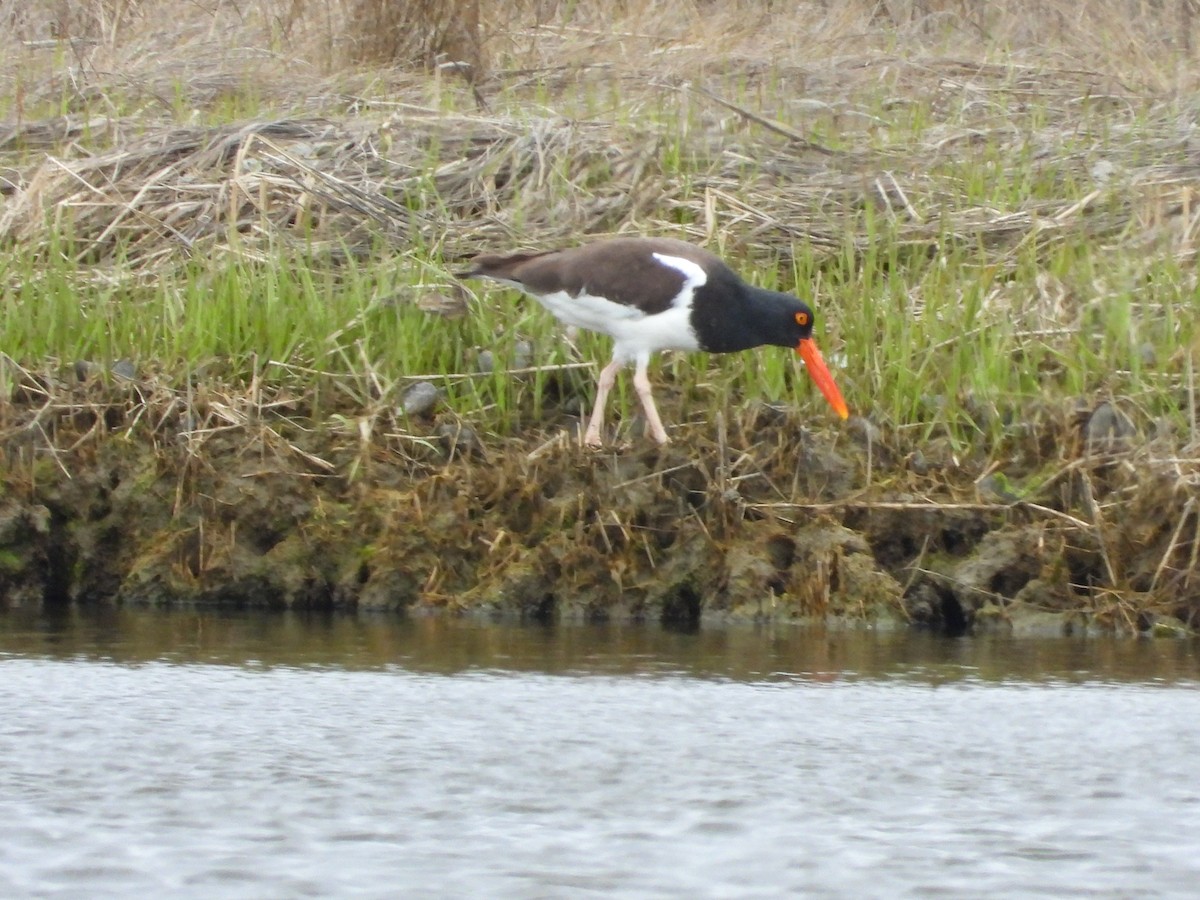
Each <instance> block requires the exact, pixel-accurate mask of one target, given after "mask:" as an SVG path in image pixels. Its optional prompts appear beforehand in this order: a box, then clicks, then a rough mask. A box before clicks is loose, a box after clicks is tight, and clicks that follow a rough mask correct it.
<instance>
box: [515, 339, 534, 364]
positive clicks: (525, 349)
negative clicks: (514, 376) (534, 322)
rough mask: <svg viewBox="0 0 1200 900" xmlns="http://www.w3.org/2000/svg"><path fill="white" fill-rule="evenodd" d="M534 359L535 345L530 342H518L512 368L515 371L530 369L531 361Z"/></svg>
mask: <svg viewBox="0 0 1200 900" xmlns="http://www.w3.org/2000/svg"><path fill="white" fill-rule="evenodd" d="M532 359H533V344H531V343H530V342H529V341H517V343H516V344H515V345H513V359H512V367H513V368H514V369H527V368H529V363H530V360H532Z"/></svg>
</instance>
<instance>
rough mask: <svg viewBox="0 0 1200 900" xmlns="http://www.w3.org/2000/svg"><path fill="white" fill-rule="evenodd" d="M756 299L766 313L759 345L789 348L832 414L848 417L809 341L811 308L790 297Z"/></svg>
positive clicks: (818, 355)
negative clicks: (796, 356)
mask: <svg viewBox="0 0 1200 900" xmlns="http://www.w3.org/2000/svg"><path fill="white" fill-rule="evenodd" d="M764 294H765V292H764ZM760 298H761V302H762V308H763V309H764V312H765V310H770V312H769V313H767V314H765V315H764V316H763V322H764V327H767V328H769V329H770V332H769V336H767V337H766V338H765V340H764V341H763V343H765V344H777V345H779V346H781V347H792V348H793V349H794V350H795V351H796V352H797V353H798V354H800V357H801V359H803V360H804V366H805V368H807V369H808V374H809V375H810V376H811V377H812V380H813V383H814V384H816V386H817V388H818V389H819V390H820V391H821V393H822V394H824V396H825V399H826V400H828V401H829V405H830V406H832V407H833V409H834V411H835V412H836V413H837V414H838V415H839V416H841V417H842V418H843V419H845V418H846V417H847V416H849V415H850V412H849V410H847V408H846V401H845V400H843V399H842V392H841V391H839V390H838V386H837V384H836V383H835V382H834V380H833V375H832V374H830V372H829V367H828V366H826V365H825V360H824V358H823V357H822V356H821V352H820V351H819V350H817V344H816V341H814V340H813V336H812V331H813V311H812V309H811V308H810V307H809V305H808V304H807V303H805V302H804V301H803V300H799V299H797V298H796V297H793V296H791V295H790V294H779V293H771V294H768V295H766V296H763V295H762V294H760ZM766 323H769V324H766Z"/></svg>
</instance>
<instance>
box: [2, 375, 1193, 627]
mask: <svg viewBox="0 0 1200 900" xmlns="http://www.w3.org/2000/svg"><path fill="white" fill-rule="evenodd" d="M207 396H208V397H209V400H208V401H205V400H203V399H200V400H196V401H195V402H196V405H195V406H189V405H188V404H187V403H184V402H182V401H181V399H180V397H179V396H178V395H176V394H175V393H174V392H171V391H168V390H166V389H163V388H157V387H155V386H153V385H150V384H147V383H137V382H130V383H126V384H110V383H106V382H104V381H103V380H95V381H92V382H84V383H80V384H76V385H72V384H70V383H69V381H64V382H63V383H62V384H60V385H57V386H55V385H52V384H50V383H49V382H48V381H42V382H39V383H36V384H30V385H27V387H26V389H24V390H20V391H17V392H15V400H14V402H13V403H12V404H10V405H8V406H7V407H6V408H5V409H4V413H3V431H2V435H3V443H2V449H3V453H4V459H5V468H6V477H5V481H4V494H3V498H2V500H0V598H2V600H3V602H4V603H6V604H8V605H18V604H35V603H46V604H67V603H79V604H95V603H130V604H194V605H213V606H264V607H297V608H299V607H308V608H315V607H355V606H357V607H376V608H388V609H396V610H405V611H408V612H410V613H414V614H419V613H424V612H429V611H449V612H455V613H459V612H468V611H469V612H496V613H506V614H515V615H519V616H522V617H525V618H529V619H533V620H546V621H548V620H555V619H563V618H584V619H606V618H620V619H630V620H639V619H644V620H663V621H673V622H678V623H682V624H689V623H698V622H701V621H704V620H726V619H750V620H777V621H787V620H807V621H812V620H823V621H831V620H847V619H849V620H856V621H870V622H878V623H889V624H902V625H903V624H913V625H923V626H929V627H933V628H937V629H941V630H944V631H947V632H950V633H961V632H966V631H970V630H976V631H978V630H981V629H988V628H1013V629H1018V630H1020V629H1046V628H1049V629H1055V630H1056V629H1068V630H1069V629H1095V628H1100V629H1108V628H1112V629H1117V630H1125V631H1156V632H1159V633H1180V632H1182V630H1183V629H1185V628H1190V627H1191V626H1193V625H1194V624H1196V622H1197V621H1198V620H1200V590H1198V585H1200V582H1198V581H1197V579H1196V577H1195V572H1196V564H1197V562H1196V555H1197V554H1196V552H1195V548H1196V545H1197V542H1198V541H1200V531H1198V530H1197V523H1196V510H1195V508H1194V502H1193V501H1192V500H1190V499H1189V496H1190V495H1189V493H1188V491H1187V490H1186V487H1187V485H1186V483H1185V482H1184V481H1183V480H1182V479H1181V477H1180V475H1179V473H1178V472H1177V470H1176V468H1177V467H1176V466H1175V465H1174V463H1172V461H1171V458H1170V457H1169V455H1166V454H1156V449H1155V448H1156V441H1155V440H1153V439H1151V437H1149V436H1144V435H1142V434H1141V433H1140V432H1139V431H1138V429H1137V423H1136V422H1133V421H1132V420H1128V424H1129V428H1128V429H1126V430H1125V431H1123V432H1122V433H1121V434H1119V435H1117V434H1115V433H1113V432H1112V430H1111V429H1109V430H1108V431H1104V432H1103V433H1101V431H1100V430H1099V426H1098V425H1097V424H1096V423H1097V417H1105V416H1108V417H1111V416H1113V415H1114V408H1113V407H1111V406H1109V405H1108V404H1100V405H1096V406H1093V407H1092V408H1090V409H1086V410H1081V409H1074V410H1064V411H1054V410H1044V411H1042V412H1041V413H1040V414H1039V415H1038V416H1036V417H1034V418H1031V419H1029V420H1028V421H1025V422H1024V423H1022V425H1021V426H1020V430H1021V432H1022V436H1021V437H1020V440H1019V442H1017V443H1014V444H1013V445H1012V447H1010V448H1009V449H1010V451H1013V452H1012V453H1011V454H1010V456H1009V459H1011V460H1013V461H1012V462H1009V463H1005V464H999V463H997V462H996V461H995V460H996V459H997V458H999V457H996V456H994V455H993V454H991V453H988V454H984V453H980V454H979V455H978V457H977V458H971V457H969V456H964V455H962V454H960V453H957V452H955V451H954V450H953V449H952V448H951V447H950V446H949V445H948V444H943V443H941V442H939V441H938V440H937V439H936V438H935V439H933V440H930V441H926V442H924V443H923V444H922V445H921V446H920V447H916V446H906V445H905V444H904V443H903V442H902V441H901V440H900V439H898V438H896V437H895V436H892V435H889V434H886V433H884V432H881V431H879V430H878V429H876V428H874V427H873V426H869V425H867V424H866V423H865V422H863V421H862V420H857V421H856V420H851V423H850V424H849V426H848V427H845V428H840V427H834V426H832V425H829V424H828V423H827V422H807V423H806V422H805V421H803V420H802V419H801V417H800V415H799V413H798V412H797V411H796V410H791V409H779V408H775V407H771V408H767V407H756V406H753V405H751V406H746V407H744V408H741V409H735V410H732V411H731V412H730V413H729V420H728V422H727V423H725V427H724V428H722V427H720V423H693V424H690V425H687V426H685V427H683V428H682V429H680V431H679V433H678V435H677V439H676V441H675V442H674V443H673V444H671V445H670V446H668V447H666V448H659V447H657V446H654V445H652V444H650V443H649V442H648V441H644V440H642V439H638V440H632V441H630V442H629V444H628V445H627V446H624V447H619V448H615V449H613V450H610V451H605V452H600V453H595V452H590V451H585V450H582V449H580V448H578V447H577V446H575V445H574V444H573V443H572V442H571V440H570V439H569V432H568V429H569V428H571V427H573V420H572V419H571V418H570V417H568V416H565V415H563V416H560V417H558V418H557V419H556V418H555V417H554V415H553V413H551V414H550V415H549V420H548V422H547V428H546V430H544V431H539V432H537V433H535V434H529V435H524V436H521V437H499V436H494V435H482V436H479V435H476V434H475V433H474V431H473V430H472V429H471V427H470V424H469V423H468V422H464V421H462V420H459V419H457V418H455V417H453V416H452V415H450V414H448V413H445V412H444V411H443V413H442V414H441V415H440V416H435V417H433V418H429V419H425V420H422V421H421V422H416V423H414V434H419V435H420V436H421V439H420V440H414V439H413V435H403V436H398V435H394V434H391V435H389V434H386V433H371V431H370V428H369V425H364V424H362V423H363V422H365V421H366V420H365V419H363V418H362V417H361V416H360V417H359V418H357V419H356V418H355V417H354V411H352V410H344V411H339V412H338V413H336V414H334V415H331V414H330V413H329V411H328V410H321V411H316V410H312V409H305V408H303V406H302V404H299V403H292V404H290V405H289V404H287V403H283V402H277V403H274V404H263V403H262V402H261V398H259V400H258V404H257V405H255V404H252V403H251V402H250V401H249V400H246V401H245V402H244V403H243V404H242V405H241V406H240V407H239V405H238V403H237V402H236V398H235V397H233V396H232V395H222V402H221V403H217V402H216V400H215V399H213V398H214V397H215V396H216V394H215V393H212V392H209V393H208V394H207ZM1117 412H1119V410H1117ZM1105 421H1107V420H1105ZM1122 421H1127V418H1126V417H1124V415H1123V414H1122ZM346 422H351V423H354V424H355V427H344V426H345V423H346ZM335 423H342V424H341V425H337V424H335ZM1105 427H1106V428H1107V425H1106V426H1105ZM1100 441H1103V443H1098V442H1100ZM1018 447H1019V449H1020V453H1019V455H1018V454H1016V452H1015V451H1016V450H1017V448H1018ZM1175 462H1176V463H1177V460H1175Z"/></svg>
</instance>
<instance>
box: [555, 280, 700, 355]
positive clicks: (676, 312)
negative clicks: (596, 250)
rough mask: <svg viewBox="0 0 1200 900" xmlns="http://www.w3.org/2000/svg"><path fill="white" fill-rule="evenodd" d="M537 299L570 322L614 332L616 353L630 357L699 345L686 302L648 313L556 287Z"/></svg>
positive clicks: (558, 316) (590, 329)
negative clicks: (571, 293)
mask: <svg viewBox="0 0 1200 900" xmlns="http://www.w3.org/2000/svg"><path fill="white" fill-rule="evenodd" d="M537 300H538V302H540V303H541V304H542V306H544V307H546V309H548V310H550V312H552V313H554V315H555V317H556V318H558V319H559V320H560V321H562V322H565V323H566V324H568V325H574V326H576V327H578V328H586V329H588V330H589V331H600V332H603V333H604V334H608V335H612V338H613V342H614V344H613V355H614V356H620V357H623V358H625V359H627V360H633V359H635V358H637V357H638V356H641V355H643V354H648V353H653V352H655V351H656V350H699V349H700V343H699V341H697V340H696V333H695V332H694V331H693V330H692V323H691V321H690V320H689V311H688V308H687V306H686V305H685V304H683V303H676V304H675V305H674V306H671V307H670V308H669V309H667V310H666V311H664V312H660V313H655V314H654V315H649V316H648V315H646V314H645V313H644V312H642V311H641V310H640V309H637V308H636V307H633V306H625V305H623V304H621V303H613V302H612V301H611V300H605V299H604V298H603V297H593V296H591V295H590V294H580V295H579V296H577V297H572V296H571V295H570V294H568V293H567V292H566V291H556V292H555V293H553V294H544V295H542V296H540V297H537Z"/></svg>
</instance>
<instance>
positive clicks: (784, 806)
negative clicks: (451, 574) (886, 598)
mask: <svg viewBox="0 0 1200 900" xmlns="http://www.w3.org/2000/svg"><path fill="white" fill-rule="evenodd" d="M1198 675H1200V669H1198V668H1197V655H1196V648H1195V645H1194V644H1192V643H1190V642H1182V641H1150V640H1127V639H1126V640H1108V639H1092V640H1079V639H1075V640H1065V639H1063V640H1030V639H1020V640H1003V639H995V638H993V639H988V640H969V639H946V638H940V637H937V636H933V635H923V634H911V633H904V632H896V633H883V634H873V633H863V632H816V631H803V630H798V629H788V628H776V629H753V628H736V629H735V628H730V629H715V630H702V631H700V632H697V633H692V634H681V633H676V632H670V631H665V630H662V629H658V628H650V627H631V626H604V627H597V626H572V627H558V628H544V627H521V626H516V625H504V624H483V623H478V622H464V621H451V620H444V619H439V620H418V621H405V620H401V619H397V618H394V617H391V616H363V615H359V616H354V615H307V614H296V613H290V614H274V615H272V614H261V613H255V614H233V615H224V614H213V613H203V614H201V613H181V612H161V611H151V610H113V609H108V610H91V611H86V612H84V611H64V612H58V613H55V614H53V615H48V616H46V615H41V614H39V613H36V612H28V611H22V610H16V611H11V612H8V613H4V614H0V760H3V763H2V764H0V897H87V898H96V897H130V896H170V897H195V898H208V897H246V898H257V897H264V896H269V897H285V898H290V897H327V896H356V897H395V896H423V897H460V896H461V897H473V896H486V897H513V898H525V897H550V898H557V897H576V896H580V895H588V894H592V895H602V896H622V897H624V896H632V897H664V898H665V897H693V896H694V897H711V896H720V897H783V896H804V897H830V898H834V897H880V896H886V897H893V896H895V897H906V896H907V897H937V896H940V897H968V896H987V897H1038V896H1042V897H1062V896H1087V897H1114V898H1116V897H1132V896H1138V897H1141V896H1153V897H1175V896H1178V897H1190V896H1194V893H1195V887H1196V884H1197V883H1198V878H1200V856H1197V854H1196V853H1195V834H1196V832H1197V828H1198V827H1200V789H1197V788H1196V787H1195V786H1194V784H1195V779H1194V767H1195V760H1196V759H1197V758H1200V690H1198V689H1197V687H1198V686H1200V679H1198Z"/></svg>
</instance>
